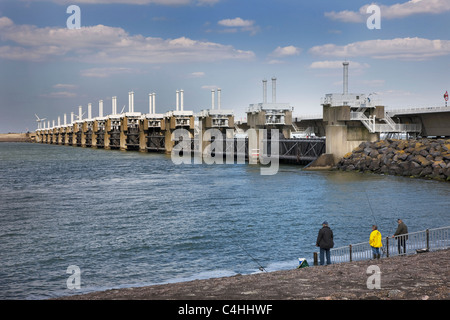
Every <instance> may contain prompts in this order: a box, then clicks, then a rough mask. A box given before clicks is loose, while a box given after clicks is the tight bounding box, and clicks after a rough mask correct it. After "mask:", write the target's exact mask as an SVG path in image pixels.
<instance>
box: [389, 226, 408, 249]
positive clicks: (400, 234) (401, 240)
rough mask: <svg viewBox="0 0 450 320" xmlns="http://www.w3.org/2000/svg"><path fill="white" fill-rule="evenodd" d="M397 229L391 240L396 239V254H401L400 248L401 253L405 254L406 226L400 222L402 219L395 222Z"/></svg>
mask: <svg viewBox="0 0 450 320" xmlns="http://www.w3.org/2000/svg"><path fill="white" fill-rule="evenodd" d="M397 223H398V227H397V230H395V233H394V235H393V236H392V238H394V237H396V238H397V244H398V254H402V252H401V251H402V250H401V248H402V247H403V253H404V254H406V240H408V227H407V226H406V224H405V223H404V222H403V221H402V219H398V220H397Z"/></svg>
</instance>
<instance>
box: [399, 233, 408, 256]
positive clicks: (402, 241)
mask: <svg viewBox="0 0 450 320" xmlns="http://www.w3.org/2000/svg"><path fill="white" fill-rule="evenodd" d="M397 246H398V254H402V250H401V249H402V247H403V253H405V254H406V239H405V237H402V236H400V237H398V238H397Z"/></svg>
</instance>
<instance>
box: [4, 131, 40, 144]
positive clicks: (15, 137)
mask: <svg viewBox="0 0 450 320" xmlns="http://www.w3.org/2000/svg"><path fill="white" fill-rule="evenodd" d="M33 137H34V134H33V133H32V132H28V133H0V142H32V141H33Z"/></svg>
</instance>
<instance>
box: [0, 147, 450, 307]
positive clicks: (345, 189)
mask: <svg viewBox="0 0 450 320" xmlns="http://www.w3.org/2000/svg"><path fill="white" fill-rule="evenodd" d="M369 201H370V204H369ZM371 207H372V209H373V213H372V210H371ZM449 207H450V184H449V183H443V182H437V181H429V180H420V179H410V178H405V177H393V176H382V175H375V174H362V173H347V172H330V171H323V172H315V171H304V170H302V167H301V166H297V165H280V168H279V171H278V173H277V174H275V175H272V176H264V175H261V174H260V167H259V165H249V164H221V165H219V164H213V165H207V164H190V165H188V164H183V165H175V164H174V163H173V162H172V160H171V158H170V156H168V155H164V154H156V153H139V152H123V151H112V150H102V149H90V148H77V147H67V146H57V145H46V144H29V143H0V299H45V298H50V297H59V296H64V295H71V294H79V293H85V292H91V291H98V290H105V289H110V288H124V287H132V286H143V285H150V284H160V283H169V282H178V281H187V280H194V279H204V278H212V277H223V276H232V275H236V274H249V273H255V272H261V271H260V270H259V269H260V267H263V268H264V270H266V271H274V270H283V269H293V268H296V267H297V265H298V258H300V257H301V258H306V259H307V261H308V262H309V264H310V265H312V258H313V252H314V251H317V247H316V246H315V242H316V237H317V233H318V231H319V229H320V228H321V224H322V222H323V221H324V220H326V221H328V223H329V225H330V227H331V229H332V230H333V232H334V240H335V246H336V247H339V246H345V245H348V244H351V243H358V242H365V241H368V239H369V234H370V232H371V226H372V224H374V223H376V224H378V225H379V230H380V232H381V233H382V235H383V237H385V236H388V235H392V234H393V233H394V232H395V229H396V227H397V223H396V220H397V218H402V219H403V221H404V222H405V223H406V224H407V226H408V229H409V231H410V232H414V231H420V230H424V229H426V228H435V227H440V226H448V225H450V211H449V210H448V208H449ZM70 266H76V267H78V268H79V270H80V272H81V273H80V274H79V279H78V280H79V288H74V289H69V287H71V286H70V285H69V284H71V282H70V281H71V277H73V276H74V274H72V273H71V271H70V270H72V269H70V268H69V270H68V267H70ZM69 280H70V281H69Z"/></svg>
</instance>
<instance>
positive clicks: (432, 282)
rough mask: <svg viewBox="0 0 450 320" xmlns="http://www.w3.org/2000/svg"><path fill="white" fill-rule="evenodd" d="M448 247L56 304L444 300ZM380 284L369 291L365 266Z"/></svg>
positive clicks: (78, 297)
mask: <svg viewBox="0 0 450 320" xmlns="http://www.w3.org/2000/svg"><path fill="white" fill-rule="evenodd" d="M449 253H450V249H445V250H439V251H434V252H426V253H420V254H413V255H408V256H395V257H390V258H382V259H380V260H366V261H356V262H345V263H339V264H332V265H329V266H318V267H307V268H302V269H292V270H284V271H274V272H267V273H265V272H263V273H257V274H250V275H236V276H232V277H225V278H213V279H206V280H194V281H189V282H181V283H169V284H163V285H154V286H148V287H137V288H128V289H112V290H106V291H100V292H92V293H87V294H83V295H72V296H66V297H61V298H58V299H57V300H216V299H218V300H449V298H450V291H449V276H450V272H449V268H448V264H449V262H450V261H449V259H450V254H449ZM372 265H376V266H378V267H379V269H380V272H381V285H380V288H378V289H370V288H368V286H367V281H368V278H369V276H370V273H368V271H367V270H368V267H369V266H372Z"/></svg>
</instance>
